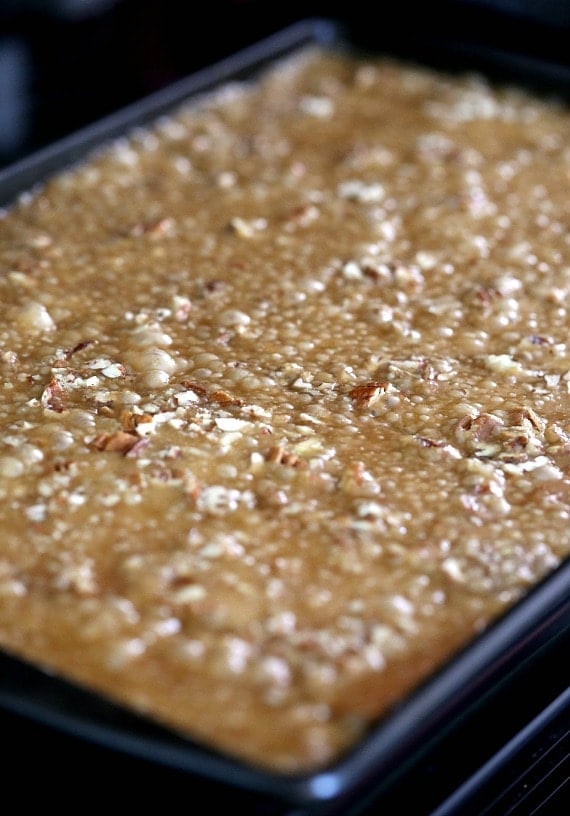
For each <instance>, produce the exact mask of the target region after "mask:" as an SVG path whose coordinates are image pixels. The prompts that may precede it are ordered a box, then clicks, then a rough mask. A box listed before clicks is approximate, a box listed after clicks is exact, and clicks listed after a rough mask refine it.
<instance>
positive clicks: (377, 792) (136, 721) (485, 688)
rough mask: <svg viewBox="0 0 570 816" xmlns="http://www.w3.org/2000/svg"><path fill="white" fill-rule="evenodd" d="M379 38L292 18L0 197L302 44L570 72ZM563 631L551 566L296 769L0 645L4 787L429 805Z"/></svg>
mask: <svg viewBox="0 0 570 816" xmlns="http://www.w3.org/2000/svg"><path fill="white" fill-rule="evenodd" d="M392 35H393V36H391V37H390V36H388V33H387V31H386V30H384V32H383V35H382V36H381V37H380V36H375V37H373V36H371V35H370V33H369V29H368V28H367V27H366V26H363V25H361V24H352V25H347V24H345V23H339V22H338V21H333V20H325V19H309V20H300V21H298V22H296V23H294V24H293V25H291V26H289V27H287V28H286V29H284V30H281V31H277V32H276V33H274V34H272V35H271V36H269V37H268V38H267V39H264V40H263V41H261V42H259V43H257V44H255V45H253V46H251V47H248V48H247V49H245V50H244V51H240V52H238V53H236V54H235V55H234V56H231V57H229V58H227V59H225V60H223V61H222V62H219V63H216V64H215V65H212V66H210V67H208V68H207V69H204V70H201V71H199V72H198V73H196V74H193V75H192V76H190V77H188V78H187V79H184V80H182V81H179V82H177V83H176V84H175V85H173V86H171V87H169V88H167V89H166V90H164V91H160V92H158V93H156V94H153V95H152V96H150V97H147V98H145V99H143V100H142V101H141V102H140V103H136V104H134V105H131V106H129V107H128V108H126V109H124V110H122V111H120V112H118V113H116V114H113V115H112V116H109V117H107V118H105V119H104V120H102V121H100V122H97V123H95V124H94V125H91V126H89V127H87V128H85V129H83V130H81V131H80V132H78V133H76V134H73V135H71V136H69V137H67V138H65V139H63V140H61V141H59V142H57V143H56V144H54V145H52V146H50V147H47V148H45V149H43V150H41V151H39V152H37V153H35V154H33V155H31V156H29V157H27V158H25V159H23V160H21V161H20V162H18V163H17V164H15V165H13V166H11V167H9V168H7V169H5V170H3V171H0V205H6V204H8V203H9V202H11V201H12V200H14V199H15V198H16V197H17V196H18V195H19V194H20V193H21V192H24V191H26V190H28V189H30V188H33V187H34V186H35V185H36V184H39V183H41V182H43V181H44V180H45V179H46V178H48V177H49V176H50V175H52V174H54V173H56V172H57V171H59V170H61V169H63V168H65V167H69V166H70V165H72V164H73V163H74V162H76V161H78V160H80V159H82V158H84V157H85V156H86V155H88V153H89V152H90V151H92V150H93V149H95V148H97V147H99V146H101V145H102V144H104V143H105V142H107V141H110V140H112V139H114V138H116V137H117V136H120V135H122V134H124V133H126V132H127V131H128V130H129V129H130V128H133V127H136V126H142V125H144V124H146V123H148V122H150V121H152V120H153V119H155V118H156V117H157V116H160V115H161V114H164V113H166V112H168V111H169V110H171V109H173V108H174V107H175V106H176V105H177V104H178V103H180V102H182V101H183V100H186V99H188V98H191V97H192V96H193V95H197V94H201V93H203V92H204V91H208V90H210V89H212V88H214V87H215V86H216V85H217V84H219V83H220V82H223V81H225V80H228V79H237V78H246V77H250V76H254V75H255V72H256V71H258V70H259V69H260V68H263V67H265V66H266V65H267V64H268V63H270V62H272V61H274V60H276V59H278V58H280V57H282V56H285V55H287V54H290V53H294V51H295V50H296V49H299V48H302V47H303V46H305V45H307V44H309V43H320V44H323V45H326V46H330V47H333V48H337V47H340V48H345V47H347V46H348V47H349V48H358V49H362V50H375V51H376V50H383V51H391V52H393V53H401V54H403V55H405V56H414V57H416V58H418V59H421V60H424V61H426V62H429V63H432V64H435V63H437V64H439V65H442V66H448V67H450V68H454V67H456V66H457V67H460V68H464V67H465V66H472V67H474V68H477V69H481V70H485V69H487V70H488V72H489V73H492V74H493V75H496V76H502V77H508V78H509V79H517V80H519V79H520V80H521V81H524V82H529V83H530V84H532V85H535V86H537V87H539V86H540V87H542V88H546V89H552V90H554V91H556V92H557V93H562V94H566V93H568V89H569V88H570V70H569V69H568V66H567V65H565V64H563V63H561V62H560V61H557V60H554V61H548V60H546V59H545V57H544V55H543V54H537V53H533V54H531V55H530V56H529V54H528V52H525V51H523V50H518V51H515V52H513V51H512V50H511V51H507V52H505V51H504V50H502V49H501V48H498V47H497V44H496V43H491V44H489V42H487V41H484V42H482V41H480V40H478V39H471V40H469V41H468V42H465V41H464V40H461V39H459V38H458V37H457V35H456V32H455V31H454V30H453V27H451V28H450V29H449V30H448V29H443V28H442V27H436V31H430V29H429V27H423V29H422V27H421V26H419V28H418V29H417V31H416V33H415V35H414V36H411V34H410V31H409V30H407V33H406V36H405V37H403V36H402V30H401V29H399V28H397V29H394V30H393V31H392ZM428 35H429V36H428ZM0 613H1V612H0ZM569 635H570V562H565V563H563V564H562V565H561V566H560V567H559V568H558V569H557V570H556V571H555V572H554V573H552V574H551V575H550V576H549V577H548V578H547V579H546V580H544V581H543V582H542V583H540V584H539V585H538V586H536V587H535V588H534V589H533V590H532V591H531V592H530V593H529V594H528V595H527V596H526V597H525V598H524V599H523V600H521V601H520V602H519V603H518V604H517V605H516V606H515V607H514V608H512V609H511V610H510V611H509V612H508V613H506V614H505V615H504V616H503V617H501V618H500V619H499V620H497V621H496V622H495V624H494V625H493V626H491V627H490V628H489V629H488V630H487V631H486V632H485V633H483V634H482V635H481V636H479V637H478V638H477V639H476V640H475V641H474V642H472V643H470V644H469V645H468V646H467V647H466V648H465V649H463V650H462V651H461V652H460V653H459V654H457V655H456V656H455V657H454V658H453V660H452V661H450V662H449V663H448V664H446V665H444V666H443V667H441V669H440V670H439V671H438V672H437V673H436V674H435V675H433V676H432V677H430V678H428V679H427V680H426V682H424V683H422V684H421V686H420V687H419V688H417V689H416V690H415V691H414V693H413V694H411V695H409V696H408V697H407V698H406V699H404V700H403V701H402V702H401V704H400V705H398V706H397V707H396V708H395V709H394V710H393V711H391V712H390V713H389V714H388V715H387V716H386V717H385V718H384V719H383V720H382V721H381V722H379V723H378V724H377V726H376V727H375V728H374V729H373V730H372V731H371V733H370V734H369V735H368V736H367V738H366V739H365V740H363V741H362V742H361V743H359V744H358V745H357V746H355V748H354V749H353V750H352V751H350V752H349V754H347V755H346V756H344V757H343V758H341V759H340V761H338V762H337V763H335V764H334V765H332V766H331V767H329V768H326V769H323V770H320V771H318V772H315V773H310V774H298V775H294V776H288V775H281V774H274V773H269V772H260V771H259V770H257V769H254V768H251V767H249V766H247V765H245V764H243V763H241V762H236V761H234V760H233V759H232V758H229V757H227V756H224V755H222V754H218V753H216V752H213V751H211V750H205V749H204V748H203V747H201V746H200V745H197V744H194V743H192V742H191V741H188V740H185V739H182V738H180V737H178V736H175V735H173V734H172V733H170V732H169V731H168V730H166V729H164V728H161V727H157V726H156V725H155V724H153V723H150V722H148V721H146V720H144V719H143V718H141V717H138V716H136V715H133V714H132V713H130V712H128V711H126V710H124V709H121V708H119V707H117V706H115V705H114V704H111V703H109V702H108V701H106V700H104V699H101V698H99V697H96V696H94V695H92V694H91V693H89V692H86V691H85V690H83V689H81V688H78V687H77V686H74V685H72V684H70V683H67V682H66V681H63V680H61V679H60V678H58V677H55V676H52V675H50V674H47V673H45V672H44V671H41V670H39V669H37V668H36V667H34V666H31V665H28V664H25V663H23V662H21V661H19V660H16V659H14V658H13V657H11V656H9V655H7V654H3V653H1V652H0V726H2V731H3V733H4V734H5V736H6V739H7V744H9V745H10V746H11V763H10V765H9V771H10V772H9V773H8V774H7V775H6V785H7V786H8V788H9V787H10V786H12V787H13V788H14V790H16V789H17V791H18V793H19V795H20V797H21V798H22V801H23V802H25V801H30V797H33V796H35V797H36V798H37V797H38V796H41V798H42V801H49V800H53V801H56V800H58V799H59V796H60V792H61V791H60V785H61V780H62V775H61V772H64V778H65V779H69V778H70V777H73V778H75V779H76V780H79V781H81V782H82V783H83V785H89V787H90V790H91V793H90V796H92V797H95V796H97V795H98V794H99V795H100V794H102V793H103V792H105V794H106V792H107V791H108V789H109V787H110V786H115V787H116V786H117V785H118V786H119V789H121V790H122V791H123V793H125V792H126V791H130V796H131V801H132V802H136V796H137V795H138V797H139V804H140V803H141V802H142V801H143V800H144V798H145V797H146V795H147V794H149V793H150V792H153V793H156V792H157V791H159V790H160V791H161V792H164V793H169V795H174V794H175V793H176V794H177V795H178V794H181V795H185V796H195V795H197V794H198V792H201V794H205V795H206V796H208V797H209V799H208V801H209V803H210V805H211V806H212V807H213V806H215V805H216V804H217V805H219V806H223V807H228V806H236V807H237V805H238V804H240V806H242V807H247V808H248V809H249V812H250V813H252V814H263V815H264V816H265V814H267V816H273V814H291V816H293V814H295V816H299V815H300V814H319V816H321V814H322V816H325V814H326V816H329V814H330V815H331V816H332V815H333V814H334V816H337V814H339V816H340V814H342V816H347V815H348V814H349V813H351V814H352V813H355V814H356V813H364V812H365V809H366V808H367V807H369V806H370V807H374V805H373V804H369V803H374V802H380V801H381V800H382V798H384V800H385V801H388V800H389V799H390V797H392V802H393V801H394V797H395V796H398V808H401V807H402V803H403V802H405V801H406V797H407V796H409V795H410V788H413V789H415V794H417V795H418V796H420V797H423V805H422V806H421V807H419V806H418V809H417V810H416V811H415V812H416V813H417V814H418V816H419V814H420V813H421V814H422V815H423V814H424V813H426V814H427V813H428V812H429V810H430V808H431V807H432V805H435V804H436V803H437V801H438V799H441V798H442V797H444V796H446V795H448V794H450V793H451V792H452V789H453V786H454V785H458V784H459V783H460V782H462V781H464V780H465V777H466V775H469V773H471V772H472V770H473V769H474V767H475V766H477V765H478V764H479V763H480V762H481V761H483V759H484V758H485V756H486V754H485V749H483V751H482V752H481V751H479V753H477V752H475V753H474V752H473V750H472V749H473V744H474V742H475V741H476V736H477V735H479V736H480V735H481V733H486V735H487V737H486V742H485V740H483V743H484V744H486V746H487V748H486V750H487V753H488V752H493V751H494V750H496V749H498V748H499V747H500V744H501V741H504V740H506V739H508V738H509V737H510V736H512V734H513V733H514V732H517V731H518V730H519V729H521V728H522V727H523V726H524V725H525V723H526V720H527V719H528V718H531V717H533V716H535V715H537V714H539V713H540V711H541V709H542V708H543V707H545V706H547V705H548V703H549V702H551V700H552V699H553V698H554V697H555V696H556V695H557V694H559V693H560V692H561V691H563V690H564V688H565V687H566V686H567V685H568V675H567V669H565V668H564V666H565V663H564V661H563V654H564V652H566V650H567V647H568V640H569ZM564 672H566V677H565V676H564ZM529 688H532V691H531V692H530V693H529ZM520 700H524V701H525V703H524V705H521V703H520V702H519V701H520ZM515 701H516V702H515ZM459 755H461V758H462V761H459V759H458V757H459ZM46 756H47V757H51V759H52V760H53V761H55V762H56V763H58V766H60V767H61V772H60V773H58V774H54V772H53V770H52V771H50V772H49V773H46V771H45V768H46V767H47V766H46V765H45V764H44V758H45V757H46ZM30 763H31V766H33V768H34V778H35V779H36V781H37V785H38V786H39V790H40V791H41V793H39V792H38V787H37V786H36V785H34V784H31V783H28V784H26V785H22V784H21V783H20V781H19V780H20V777H19V775H18V772H19V771H22V768H23V767H25V768H27V767H28V765H30ZM50 767H51V766H50ZM10 769H13V771H14V773H13V774H12V772H11V770H10ZM16 780H17V781H16ZM95 781H96V783H95ZM416 800H417V796H416ZM416 800H415V801H416ZM367 803H368V804H367ZM366 812H367V813H368V812H370V813H372V812H374V813H376V812H378V811H376V810H370V811H368V810H366Z"/></svg>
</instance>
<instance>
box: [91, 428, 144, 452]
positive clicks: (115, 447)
mask: <svg viewBox="0 0 570 816" xmlns="http://www.w3.org/2000/svg"><path fill="white" fill-rule="evenodd" d="M141 441H146V440H141V438H140V437H139V436H138V435H137V434H136V433H132V432H128V431H115V432H114V433H111V434H110V433H102V434H99V436H96V437H95V439H94V440H93V442H92V443H91V444H92V446H93V447H94V448H96V449H97V450H100V451H117V452H118V453H122V454H124V455H126V454H127V453H128V452H129V451H130V450H131V449H132V448H134V446H135V445H136V444H137V442H141Z"/></svg>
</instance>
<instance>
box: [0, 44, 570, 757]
mask: <svg viewBox="0 0 570 816" xmlns="http://www.w3.org/2000/svg"><path fill="white" fill-rule="evenodd" d="M569 189H570V113H569V112H568V110H567V109H566V108H565V107H564V105H563V104H562V103H561V102H557V101H555V100H551V99H542V98H534V97H533V96H532V95H530V92H526V91H523V90H522V89H516V88H512V87H494V86H492V85H491V84H490V82H488V81H486V80H484V79H483V78H482V77H479V76H476V75H461V76H455V75H444V74H440V73H438V72H436V71H434V70H432V69H427V68H420V67H417V66H412V65H408V64H399V63H398V62H397V61H395V60H391V59H388V58H374V59H373V58H357V57H356V56H350V55H348V54H344V53H342V54H341V53H330V54H326V53H321V52H319V51H316V50H312V49H310V50H308V51H307V52H303V54H301V55H298V56H297V57H295V58H292V59H288V60H286V61H285V62H283V63H282V64H280V65H279V66H278V69H276V70H275V71H271V72H268V73H265V74H264V75H263V77H261V78H259V80H258V81H256V82H255V83H251V84H245V85H238V84H237V83H236V84H231V85H228V86H227V87H225V88H224V89H222V90H221V91H220V93H216V94H215V95H211V96H205V97H203V98H201V99H200V100H196V101H195V102H193V103H191V104H189V105H186V106H184V107H182V108H181V109H177V110H176V111H175V112H173V113H172V115H171V116H167V117H164V118H162V119H161V120H160V121H157V122H156V123H155V124H154V125H153V126H152V127H148V128H144V129H140V130H137V131H135V132H133V133H131V134H128V136H126V137H125V138H124V139H123V140H120V141H117V142H115V143H113V144H112V145H109V146H107V147H105V149H103V150H101V151H100V152H99V153H97V154H96V155H94V156H91V157H89V158H88V159H86V161H85V162H84V163H83V164H81V165H79V166H76V167H75V168H72V169H71V170H69V171H68V172H65V173H63V174H61V175H59V176H58V177H56V178H53V179H52V180H50V181H49V182H48V183H46V184H45V185H43V186H42V187H40V188H39V189H36V190H33V191H31V192H28V193H26V194H25V195H22V196H21V197H20V199H19V200H18V201H17V202H14V203H13V205H11V206H10V207H9V208H8V210H7V211H6V212H4V213H3V217H2V218H1V219H0V367H1V371H2V382H1V384H0V388H1V398H0V418H1V425H0V427H1V438H0V500H1V503H0V524H1V530H2V536H1V540H0V608H1V615H0V643H1V644H2V646H3V648H5V649H6V650H7V651H9V652H11V653H14V654H16V655H19V656H22V657H24V658H27V659H29V660H31V661H32V662H34V663H36V664H38V665H41V666H44V667H47V668H48V669H49V670H50V671H55V672H57V673H60V674H62V675H64V676H66V677H68V678H72V679H73V680H74V681H77V682H79V683H81V684H84V685H86V686H88V687H90V688H93V689H95V690H97V691H99V692H102V693H103V694H104V695H107V696H109V697H111V698H112V699H114V700H116V701H119V702H121V703H124V704H126V705H127V706H129V707H132V708H134V709H136V710H137V711H140V712H143V713H145V714H147V715H148V716H150V717H151V718H153V719H155V720H156V721H158V722H161V723H163V724H166V725H168V726H170V727H172V728H174V729H175V730H176V731H177V732H180V733H182V734H187V735H189V736H190V737H192V738H194V739H197V740H198V741H201V742H204V743H205V744H207V745H210V746H213V747H216V748H218V749H221V750H222V751H226V752H229V754H230V755H233V756H237V757H240V758H242V759H245V760H248V761H251V762H253V763H255V764H256V765H258V766H260V767H267V768H272V769H277V770H280V771H281V770H283V771H297V770H307V769H311V768H315V767H318V766H321V765H324V764H325V763H327V762H330V761H332V760H333V759H335V758H336V757H338V756H340V755H341V754H342V752H344V751H345V750H346V749H347V748H349V747H350V746H352V745H354V744H355V742H356V741H357V740H358V739H359V737H361V735H362V734H363V733H365V732H366V731H367V729H368V728H369V727H370V726H371V724H372V723H374V722H375V721H376V720H377V719H378V718H379V717H380V716H382V715H383V714H385V713H386V712H387V711H389V708H390V705H391V704H392V703H394V702H395V701H397V700H400V699H402V697H403V696H404V695H405V693H406V692H407V691H408V690H409V689H411V688H412V687H413V686H414V685H416V684H417V683H418V682H419V681H420V680H421V679H422V678H425V677H426V676H427V675H428V674H429V672H430V671H431V670H433V669H434V668H436V667H438V666H440V665H442V664H443V662H444V661H445V660H446V659H447V658H448V657H449V656H450V655H451V654H452V653H453V652H454V650H456V649H457V648H458V647H459V646H460V645H462V644H466V643H467V642H469V641H470V639H472V638H473V637H474V636H475V635H476V634H477V633H479V632H481V631H482V630H483V629H484V628H485V627H486V626H487V625H488V624H489V622H491V621H492V620H494V619H496V617H497V616H498V615H499V614H501V613H502V612H503V611H505V610H506V609H507V608H509V607H510V606H511V605H512V604H513V603H515V602H516V601H517V600H518V599H519V598H521V596H522V595H524V593H525V592H526V591H527V590H528V589H529V588H530V587H532V586H533V585H535V584H536V583H537V582H538V581H539V580H540V579H541V578H542V577H543V576H545V575H546V574H547V573H549V572H550V571H552V570H553V569H554V568H556V566H557V565H558V564H559V563H560V562H561V561H562V559H564V558H565V557H566V556H568V555H569V554H570V525H569V514H570V349H569V346H568V343H569V326H570V321H569V314H568V302H569V295H570V237H569V231H568V223H569V219H570V197H569V196H568V190H569Z"/></svg>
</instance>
